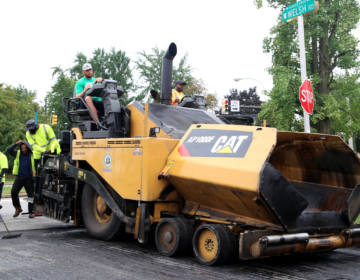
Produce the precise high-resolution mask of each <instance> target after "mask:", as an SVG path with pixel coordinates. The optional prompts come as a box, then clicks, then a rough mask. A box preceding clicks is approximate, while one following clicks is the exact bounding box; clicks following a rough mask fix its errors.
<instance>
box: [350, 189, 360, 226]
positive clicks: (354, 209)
mask: <svg viewBox="0 0 360 280" xmlns="http://www.w3.org/2000/svg"><path fill="white" fill-rule="evenodd" d="M359 214H360V184H359V185H356V187H355V188H354V190H353V191H352V193H351V195H350V197H349V199H348V201H347V216H348V219H349V226H351V225H352V224H353V223H354V222H355V220H356V218H357V217H358V216H359Z"/></svg>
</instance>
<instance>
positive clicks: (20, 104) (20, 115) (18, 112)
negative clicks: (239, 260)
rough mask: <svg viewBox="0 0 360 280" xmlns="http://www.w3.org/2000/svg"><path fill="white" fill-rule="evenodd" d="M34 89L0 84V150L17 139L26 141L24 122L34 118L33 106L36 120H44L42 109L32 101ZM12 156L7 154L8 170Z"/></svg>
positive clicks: (10, 169) (3, 150)
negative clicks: (36, 113)
mask: <svg viewBox="0 0 360 280" xmlns="http://www.w3.org/2000/svg"><path fill="white" fill-rule="evenodd" d="M35 98H36V91H31V90H28V89H26V88H25V87H24V86H21V85H19V86H18V87H11V86H9V85H5V84H0V112H1V114H0V139H1V141H0V151H1V152H5V150H6V148H7V147H8V146H9V145H11V144H14V143H15V142H16V141H18V140H23V141H26V138H25V133H26V131H25V123H26V122H27V121H28V120H30V119H35V116H34V115H35V108H34V107H35V106H36V107H37V108H38V122H39V123H41V122H43V121H44V120H45V116H44V115H43V114H42V113H43V109H42V108H40V107H39V104H38V103H36V102H34V100H35ZM13 160H14V159H13V158H12V157H9V156H8V161H9V172H10V173H11V171H12V166H13Z"/></svg>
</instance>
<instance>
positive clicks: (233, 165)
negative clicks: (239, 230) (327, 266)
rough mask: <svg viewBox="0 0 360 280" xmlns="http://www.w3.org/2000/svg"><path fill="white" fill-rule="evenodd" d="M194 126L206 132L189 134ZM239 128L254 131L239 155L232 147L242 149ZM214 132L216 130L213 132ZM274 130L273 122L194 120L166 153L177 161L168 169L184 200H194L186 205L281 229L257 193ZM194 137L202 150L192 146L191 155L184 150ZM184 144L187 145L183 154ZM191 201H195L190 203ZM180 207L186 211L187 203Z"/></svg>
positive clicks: (221, 217)
mask: <svg viewBox="0 0 360 280" xmlns="http://www.w3.org/2000/svg"><path fill="white" fill-rule="evenodd" d="M196 130H201V132H199V133H198V134H199V135H205V136H206V137H202V138H201V137H198V138H196V137H191V135H193V134H196ZM237 131H239V133H247V132H248V134H249V135H252V140H251V144H250V145H249V147H248V149H247V151H246V153H245V155H244V156H243V157H240V156H239V157H237V156H236V152H234V151H235V150H239V149H241V143H240V144H239V145H237V143H239V142H240V140H241V137H243V138H244V139H247V138H248V137H247V136H237V134H236V133H237ZM214 132H216V135H218V136H214V135H213V133H214ZM222 134H224V135H226V134H227V135H230V136H222ZM231 135H235V136H231ZM276 135H277V130H276V129H274V128H260V129H259V128H258V127H252V126H226V125H211V124H208V125H207V124H205V125H201V126H198V125H193V126H191V127H190V129H189V130H188V131H187V133H186V134H185V135H184V137H183V138H182V139H181V141H180V142H179V143H178V145H177V146H176V147H175V149H174V151H173V152H172V153H171V155H170V156H169V158H168V160H167V162H168V163H169V162H176V165H173V166H171V165H170V164H168V166H167V168H168V170H167V171H166V174H168V175H169V180H170V182H171V183H172V184H173V185H174V186H176V189H177V190H178V191H179V192H180V193H181V195H182V196H183V197H184V198H185V200H186V201H187V202H192V203H193V204H191V207H190V208H189V209H192V210H191V211H193V209H196V208H197V210H196V212H195V215H199V216H203V217H207V218H212V219H217V220H227V219H230V220H235V221H239V222H246V223H247V224H249V225H254V226H258V225H259V224H262V225H264V226H269V227H271V228H274V229H277V230H282V227H281V226H280V224H279V222H278V221H277V219H276V218H275V217H274V215H273V214H272V213H271V211H270V209H269V208H268V207H267V206H266V205H265V203H263V202H262V201H261V199H260V195H259V182H260V172H261V169H262V168H263V166H264V163H265V162H266V160H267V158H268V157H269V156H270V154H271V152H272V150H273V149H274V146H275V145H276ZM221 137H222V138H221ZM219 139H220V140H219ZM238 139H239V140H238ZM196 141H198V142H200V143H201V142H203V143H204V145H203V146H204V149H203V151H198V150H199V148H196V150H194V151H193V155H191V154H190V155H189V154H187V153H188V151H187V150H186V148H187V149H191V145H193V143H195V142H196ZM236 141H239V142H236ZM227 143H228V146H226V144H227ZM220 144H221V145H220ZM186 145H187V146H186ZM184 146H185V150H186V151H185V152H183V155H181V150H184ZM196 147H201V145H197V146H196ZM239 147H240V148H239ZM190 153H191V152H190ZM216 154H217V155H216ZM194 155H195V156H194ZM202 155H203V156H202ZM169 167H170V168H169ZM164 170H165V169H164ZM164 170H163V171H164ZM188 205H190V204H188ZM193 205H198V206H196V208H193V207H194V206H193ZM183 211H185V212H186V211H187V209H186V206H185V208H184V210H183Z"/></svg>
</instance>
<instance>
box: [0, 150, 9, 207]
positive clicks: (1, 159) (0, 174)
mask: <svg viewBox="0 0 360 280" xmlns="http://www.w3.org/2000/svg"><path fill="white" fill-rule="evenodd" d="M8 168H9V166H8V160H7V157H6V156H5V155H4V154H3V153H1V152H0V200H1V196H2V191H3V187H4V184H5V173H6V172H7V170H8ZM1 208H2V205H0V209H1Z"/></svg>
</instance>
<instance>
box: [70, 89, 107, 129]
mask: <svg viewBox="0 0 360 280" xmlns="http://www.w3.org/2000/svg"><path fill="white" fill-rule="evenodd" d="M73 97H74V98H75V97H76V91H75V88H74V92H73ZM80 102H81V101H75V100H72V101H71V103H72V104H73V110H74V111H76V116H77V121H79V122H82V123H79V125H78V126H79V128H80V130H81V131H91V130H94V129H96V126H95V124H94V123H93V119H92V117H91V116H90V113H89V111H88V110H87V109H80V108H79V107H80ZM97 114H98V117H99V121H100V122H101V121H102V119H103V118H104V115H103V114H102V113H101V112H100V111H97ZM92 126H93V127H92ZM92 128H93V129H92Z"/></svg>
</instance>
